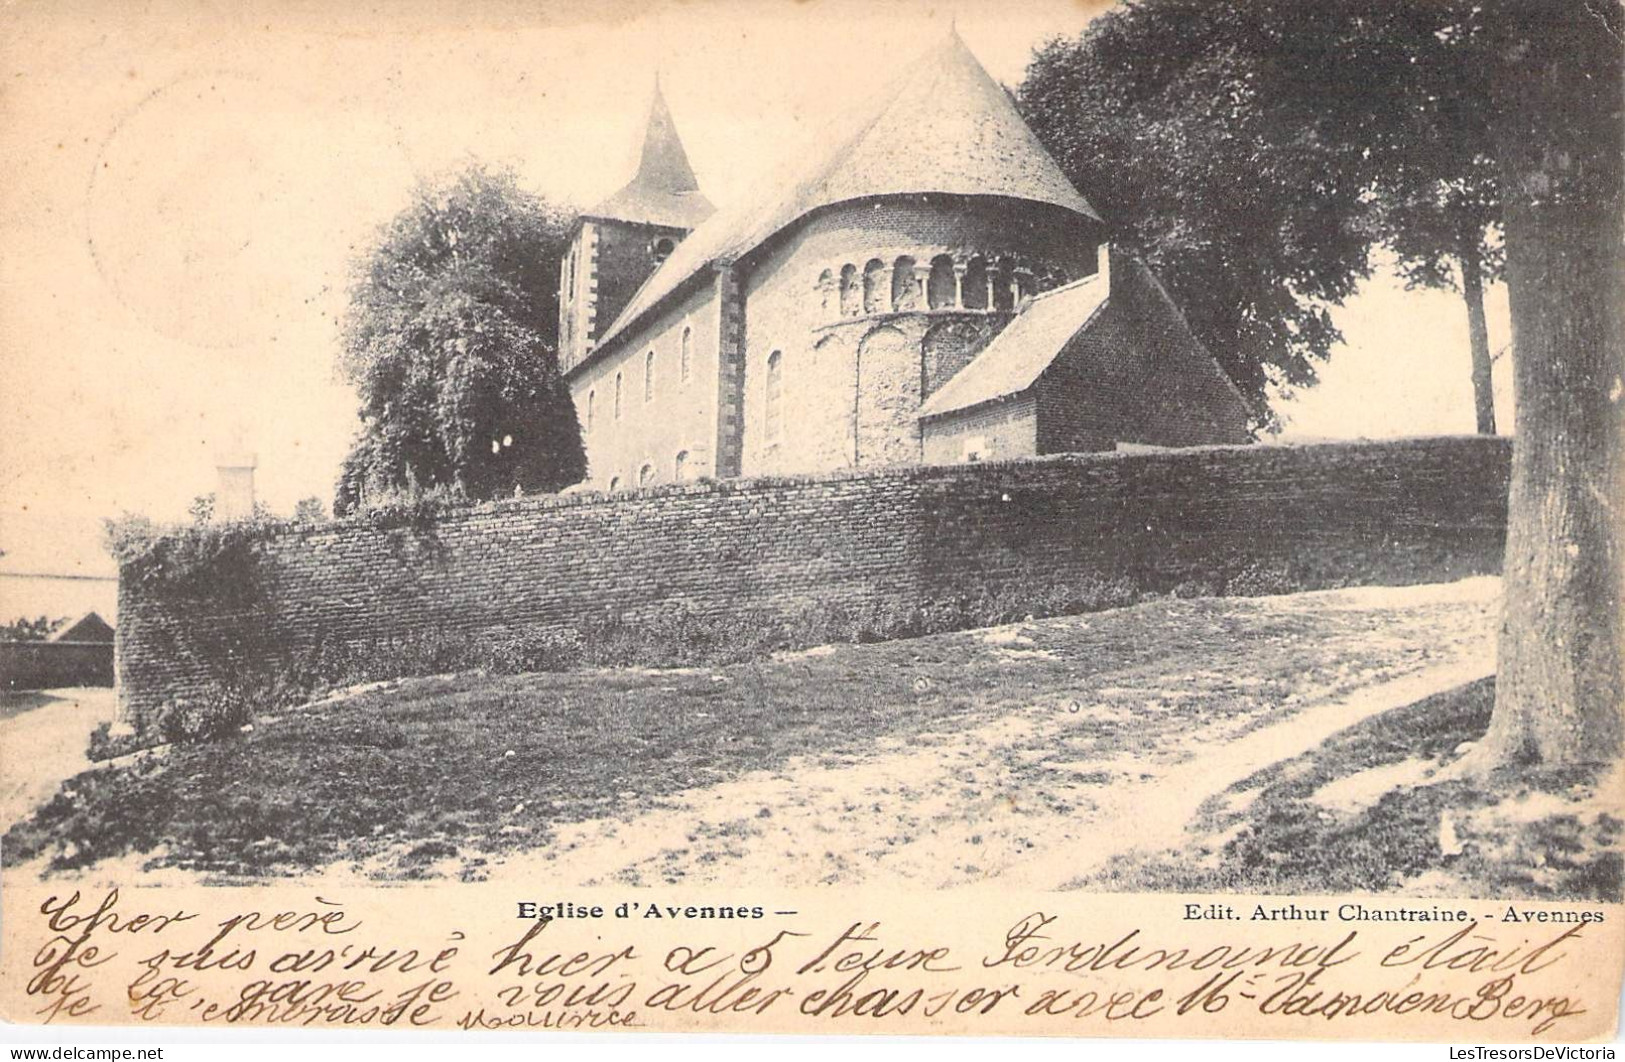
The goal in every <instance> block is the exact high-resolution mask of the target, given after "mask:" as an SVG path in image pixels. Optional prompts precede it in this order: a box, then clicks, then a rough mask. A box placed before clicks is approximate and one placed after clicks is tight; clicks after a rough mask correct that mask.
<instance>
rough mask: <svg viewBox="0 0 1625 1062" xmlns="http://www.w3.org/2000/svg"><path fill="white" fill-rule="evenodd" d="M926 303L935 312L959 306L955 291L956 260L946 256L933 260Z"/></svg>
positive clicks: (927, 283)
mask: <svg viewBox="0 0 1625 1062" xmlns="http://www.w3.org/2000/svg"><path fill="white" fill-rule="evenodd" d="M925 287H926V301H927V305H929V306H930V307H931V308H932V309H933V310H951V309H953V308H954V307H956V306H958V305H959V295H958V292H957V291H956V290H955V288H956V284H955V282H954V260H953V259H952V258H949V257H948V256H947V255H945V254H939V255H937V256H936V257H935V258H933V259H931V279H930V280H928V281H926V285H925Z"/></svg>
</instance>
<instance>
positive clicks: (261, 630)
mask: <svg viewBox="0 0 1625 1062" xmlns="http://www.w3.org/2000/svg"><path fill="white" fill-rule="evenodd" d="M1509 455H1510V445H1509V444H1508V443H1507V442H1506V441H1505V440H1497V439H1482V438H1440V439H1427V440H1410V441H1399V442H1388V443H1360V444H1333V445H1324V446H1310V447H1301V448H1297V447H1234V448H1224V447H1219V448H1208V449H1198V450H1187V451H1180V452H1169V453H1153V454H1072V455H1065V456H1060V457H1054V458H1039V459H1032V460H1025V461H1012V462H1001V463H988V464H972V465H959V466H953V467H914V468H896V469H887V470H881V471H874V472H847V473H836V474H830V475H825V476H822V477H805V478H762V479H738V480H728V481H723V482H719V483H704V484H691V485H687V486H669V487H662V488H655V489H652V490H649V491H641V492H637V493H634V494H629V495H621V496H617V497H614V498H607V497H604V496H602V495H597V494H583V495H574V496H567V497H559V498H545V499H519V500H513V501H506V502H498V503H492V504H487V505H484V506H481V507H478V508H474V509H470V510H466V511H461V512H457V513H454V514H451V515H447V516H445V517H442V518H440V519H439V520H437V521H435V522H433V523H432V524H429V525H426V526H420V527H401V528H394V529H380V528H376V527H372V526H368V525H367V524H365V523H364V522H360V521H355V522H348V523H338V524H330V525H323V526H319V527H313V528H308V529H299V530H294V531H288V532H283V533H280V534H276V535H272V536H269V537H267V538H266V539H264V540H263V541H261V542H259V543H258V544H257V545H256V546H255V549H254V554H253V555H254V557H255V562H254V569H255V571H256V572H257V577H256V579H255V588H254V591H253V593H252V594H245V593H241V592H239V593H237V594H236V595H230V596H228V595H225V594H222V593H220V592H219V591H213V592H210V593H202V592H198V591H193V592H190V593H188V592H186V591H185V590H184V589H170V590H166V589H164V588H162V586H161V585H160V586H155V585H154V584H152V583H150V582H148V583H143V582H141V581H139V580H136V579H133V578H130V574H131V573H130V572H128V571H127V572H125V573H124V578H121V582H120V591H119V625H118V636H117V637H118V680H119V698H120V704H121V707H122V709H123V711H124V712H125V713H126V715H127V716H130V717H140V716H142V715H145V714H146V713H148V712H150V711H152V710H153V709H155V708H156V707H158V706H159V705H161V704H162V703H164V702H165V701H166V700H168V699H171V698H175V697H188V696H194V695H199V694H202V693H203V692H205V691H207V690H209V689H210V688H211V687H212V686H213V685H214V684H216V683H218V682H221V681H227V680H230V679H231V678H232V677H233V676H234V675H240V674H243V673H248V672H251V671H265V670H267V669H271V668H275V667H277V666H282V665H285V664H286V663H288V662H290V661H294V660H297V659H299V658H300V657H301V654H308V653H310V652H312V651H313V650H314V649H315V648H316V647H318V646H320V645H323V644H326V645H328V646H348V647H365V646H369V645H380V644H386V643H387V642H388V641H389V640H390V639H392V638H400V637H407V636H411V635H414V634H418V633H421V632H424V631H446V632H458V633H460V634H466V635H472V636H483V635H485V634H487V633H491V634H495V633H496V632H502V631H511V630H514V629H520V628H527V627H534V626H548V627H572V626H575V627H583V626H587V625H589V624H590V623H591V622H593V621H598V620H602V619H604V618H606V617H611V616H618V617H622V618H624V619H625V620H627V621H629V622H632V623H636V622H639V621H640V620H643V619H647V618H651V617H653V616H655V615H657V614H658V613H660V612H661V611H662V610H664V609H668V608H670V607H672V606H674V605H682V606H685V607H687V608H689V609H692V610H694V611H696V612H699V613H701V614H707V615H719V616H720V615H733V616H740V615H743V616H763V617H770V616H772V615H773V614H776V613H782V614H789V613H792V612H794V611H795V610H797V609H802V608H805V607H806V606H808V605H809V604H813V605H823V606H833V605H844V606H856V605H862V604H868V605H885V606H895V607H897V608H899V609H906V608H910V607H913V606H916V605H920V604H923V603H928V602H941V601H944V600H951V599H955V598H958V597H962V596H964V595H975V594H980V593H989V592H993V593H1006V594H1009V593H1015V594H1018V595H1019V594H1021V593H1024V592H1028V591H1037V590H1040V589H1043V588H1046V587H1052V586H1054V585H1056V584H1065V583H1068V582H1070V581H1078V580H1087V579H1090V578H1102V577H1103V578H1127V579H1131V580H1133V582H1134V583H1135V585H1136V586H1137V587H1139V588H1141V589H1144V590H1147V591H1154V592H1163V591H1168V590H1172V589H1174V588H1176V587H1185V588H1187V592H1188V590H1189V588H1191V587H1195V589H1196V590H1201V589H1204V588H1205V589H1219V588H1220V587H1219V586H1218V585H1217V584H1216V583H1215V584H1214V585H1212V586H1204V585H1203V580H1209V581H1212V580H1215V579H1218V578H1219V577H1220V576H1221V575H1223V574H1224V573H1235V572H1239V571H1245V570H1248V569H1268V570H1283V571H1284V570H1288V569H1290V570H1291V571H1292V572H1293V573H1295V578H1296V581H1297V582H1298V583H1300V584H1304V583H1308V584H1313V585H1337V584H1342V583H1360V582H1382V583H1407V582H1422V581H1433V580H1442V579H1452V578H1459V577H1461V576H1464V575H1467V574H1472V573H1478V572H1490V571H1496V570H1499V563H1500V553H1501V548H1502V541H1503V532H1504V525H1505V506H1506V481H1507V472H1508V460H1509ZM200 594H201V596H200Z"/></svg>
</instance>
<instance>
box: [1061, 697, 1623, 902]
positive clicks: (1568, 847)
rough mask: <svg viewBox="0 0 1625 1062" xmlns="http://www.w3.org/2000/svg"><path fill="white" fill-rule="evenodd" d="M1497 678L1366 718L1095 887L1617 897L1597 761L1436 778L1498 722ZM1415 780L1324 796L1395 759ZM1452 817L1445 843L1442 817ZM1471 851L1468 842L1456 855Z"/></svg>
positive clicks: (1258, 778)
mask: <svg viewBox="0 0 1625 1062" xmlns="http://www.w3.org/2000/svg"><path fill="white" fill-rule="evenodd" d="M1494 701H1495V684H1494V680H1493V679H1484V680H1482V681H1479V682H1475V683H1471V684H1469V685H1467V686H1463V687H1461V688H1459V689H1456V690H1452V691H1450V692H1449V693H1445V694H1440V695H1439V696H1436V697H1429V698H1427V699H1426V700H1423V701H1419V702H1417V703H1416V704H1412V705H1406V706H1405V707H1402V708H1396V709H1394V710H1392V711H1388V712H1384V713H1382V714H1381V715H1378V716H1375V717H1373V718H1371V719H1367V720H1365V721H1364V722H1362V723H1359V724H1356V725H1355V726H1352V727H1349V728H1348V729H1347V730H1344V731H1342V732H1341V733H1338V734H1336V735H1334V736H1333V737H1331V738H1329V739H1328V740H1327V741H1325V742H1324V743H1322V745H1321V746H1320V747H1319V748H1317V749H1314V750H1313V751H1311V752H1309V753H1306V754H1305V755H1302V756H1298V757H1295V758H1293V759H1289V760H1285V761H1283V762H1281V763H1277V764H1275V765H1274V766H1272V767H1270V768H1269V769H1267V770H1264V771H1260V772H1259V773H1257V774H1255V775H1253V776H1252V777H1251V778H1248V779H1246V780H1244V781H1242V782H1239V783H1237V784H1236V785H1235V786H1232V787H1231V789H1230V790H1229V791H1228V792H1226V793H1223V794H1219V795H1218V796H1216V797H1214V798H1212V799H1210V800H1208V801H1207V803H1206V804H1205V805H1204V808H1203V813H1202V814H1201V815H1200V816H1199V817H1198V819H1197V821H1196V822H1194V823H1192V824H1191V828H1190V832H1191V834H1192V835H1193V839H1192V841H1191V843H1190V844H1189V846H1188V847H1187V848H1185V849H1184V850H1182V851H1178V852H1162V853H1156V854H1154V855H1150V856H1145V855H1133V856H1127V857H1123V858H1120V859H1118V860H1116V861H1115V862H1114V864H1113V865H1111V866H1109V867H1108V868H1107V869H1106V870H1105V871H1104V872H1102V873H1101V874H1100V875H1098V876H1097V877H1096V878H1095V879H1093V880H1092V881H1090V882H1086V883H1079V884H1083V885H1085V886H1086V887H1090V888H1104V889H1125V890H1130V889H1166V890H1175V891H1182V892H1226V891H1235V892H1254V893H1260V892H1261V893H1296V892H1363V891H1383V890H1386V889H1392V888H1395V887H1404V888H1406V889H1407V890H1408V891H1417V890H1418V888H1422V889H1430V890H1431V891H1435V892H1441V893H1447V894H1451V895H1457V896H1460V895H1477V896H1486V897H1496V896H1517V897H1527V898H1531V899H1577V898H1588V899H1595V900H1610V901H1614V902H1617V901H1618V900H1619V897H1620V887H1621V857H1620V853H1619V850H1618V849H1619V842H1620V835H1621V827H1622V825H1625V824H1622V823H1621V821H1620V820H1619V819H1618V818H1615V817H1614V816H1613V815H1611V814H1609V813H1607V812H1606V811H1599V810H1598V809H1597V808H1596V807H1595V806H1594V800H1593V798H1594V797H1595V795H1596V790H1597V787H1598V785H1599V782H1600V781H1601V779H1600V777H1599V775H1600V773H1601V772H1600V769H1599V768H1583V767H1581V768H1569V769H1565V770H1546V771H1540V770H1523V771H1517V770H1508V771H1504V772H1501V773H1500V774H1498V775H1496V776H1494V777H1492V778H1490V779H1488V780H1486V781H1474V782H1469V781H1464V780H1456V781H1442V782H1437V783H1431V782H1430V781H1429V779H1428V777H1427V773H1428V772H1429V770H1430V769H1436V768H1438V767H1442V766H1444V765H1445V764H1447V763H1449V762H1450V761H1452V760H1453V759H1455V758H1456V755H1457V752H1456V750H1457V749H1458V748H1460V747H1461V745H1462V744H1463V743H1466V742H1471V741H1474V740H1476V739H1477V738H1478V737H1479V736H1481V735H1482V734H1483V732H1484V729H1485V727H1486V726H1487V725H1488V723H1489V718H1490V709H1491V707H1492V706H1493V705H1494ZM1407 762H1408V763H1411V764H1413V765H1414V770H1413V771H1412V772H1410V773H1411V777H1412V780H1413V781H1414V782H1415V783H1417V784H1410V785H1406V784H1401V785H1397V786H1393V787H1391V788H1390V787H1385V789H1384V791H1383V792H1382V793H1381V794H1380V795H1377V794H1372V795H1374V796H1376V799H1375V800H1373V801H1371V802H1369V803H1364V804H1363V805H1357V806H1353V807H1342V808H1339V807H1337V806H1335V804H1334V805H1333V806H1330V807H1328V806H1327V804H1326V803H1325V802H1322V801H1317V800H1316V799H1315V797H1316V795H1317V793H1319V792H1321V791H1322V790H1324V789H1325V788H1326V787H1327V786H1330V785H1332V784H1333V783H1337V782H1338V781H1340V780H1345V779H1350V778H1353V777H1354V776H1356V775H1358V774H1360V773H1362V772H1367V771H1374V770H1378V769H1381V768H1384V767H1387V766H1389V765H1403V764H1406V763H1407ZM1446 814H1448V815H1449V816H1450V826H1449V832H1450V833H1451V834H1453V835H1454V836H1453V837H1447V838H1445V843H1448V844H1450V846H1451V848H1452V851H1450V852H1449V853H1446V852H1444V851H1443V850H1442V848H1441V829H1440V827H1441V817H1442V816H1444V815H1446ZM1457 849H1459V850H1457Z"/></svg>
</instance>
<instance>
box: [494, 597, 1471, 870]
mask: <svg viewBox="0 0 1625 1062" xmlns="http://www.w3.org/2000/svg"><path fill="white" fill-rule="evenodd" d="M1498 594H1499V581H1498V580H1495V579H1470V580H1465V581H1463V582H1460V583H1455V584H1449V585H1441V586H1425V587H1406V588H1372V589H1362V590H1350V591H1334V592H1325V593H1314V594H1298V595H1293V596H1291V597H1282V598H1273V599H1260V601H1259V602H1258V605H1259V607H1261V608H1264V609H1267V610H1270V611H1272V612H1275V613H1278V614H1282V615H1290V614H1291V613H1293V612H1296V611H1309V610H1315V611H1326V610H1348V611H1352V612H1362V613H1369V614H1370V615H1371V617H1372V619H1373V623H1372V624H1371V626H1370V630H1369V633H1368V634H1367V635H1366V636H1365V637H1366V639H1367V641H1368V642H1369V643H1370V644H1372V645H1375V644H1377V643H1379V642H1383V641H1384V640H1386V639H1392V638H1394V637H1395V634H1394V633H1393V631H1392V629H1391V628H1390V627H1389V625H1388V624H1387V623H1385V622H1382V620H1383V618H1384V617H1385V616H1387V615H1390V614H1393V615H1397V614H1399V613H1400V612H1401V611H1407V612H1408V613H1415V612H1416V610H1418V609H1421V610H1424V611H1425V612H1426V613H1427V614H1428V615H1429V616H1430V617H1431V619H1430V621H1429V623H1430V628H1431V629H1429V630H1428V631H1427V632H1426V634H1425V635H1424V636H1425V637H1427V638H1428V639H1429V644H1428V647H1427V648H1428V651H1427V653H1426V659H1425V660H1424V661H1422V662H1420V663H1419V664H1417V665H1416V666H1414V667H1412V668H1410V669H1409V670H1406V671H1404V672H1403V673H1400V674H1393V673H1391V672H1384V671H1378V672H1375V673H1371V674H1364V673H1360V672H1359V670H1358V663H1359V661H1358V659H1357V657H1351V658H1350V662H1349V664H1348V665H1345V666H1344V667H1343V668H1342V669H1341V670H1342V671H1343V673H1344V680H1343V681H1337V682H1333V683H1331V684H1330V685H1329V686H1326V687H1323V688H1314V687H1310V686H1308V685H1307V684H1305V685H1304V686H1302V687H1300V688H1299V690H1298V691H1297V692H1295V693H1293V694H1290V695H1287V696H1286V697H1284V698H1281V699H1279V701H1278V702H1277V703H1268V704H1262V705H1256V704H1255V706H1254V707H1253V708H1252V709H1251V710H1249V711H1238V712H1233V713H1228V714H1225V713H1220V714H1218V716H1217V717H1215V718H1211V719H1206V720H1197V721H1193V722H1189V723H1187V724H1184V725H1182V726H1181V727H1179V728H1177V730H1176V731H1175V732H1174V733H1173V734H1172V735H1171V736H1167V735H1164V734H1161V733H1157V732H1156V730H1157V728H1156V727H1154V726H1151V725H1148V724H1147V721H1148V720H1149V719H1150V718H1152V716H1154V715H1155V714H1156V713H1157V712H1159V711H1161V710H1163V709H1165V708H1167V707H1169V706H1171V705H1177V704H1178V702H1179V699H1180V698H1181V696H1184V695H1188V693H1187V691H1186V690H1184V689H1182V688H1181V682H1180V679H1181V678H1184V679H1186V680H1187V682H1188V683H1190V684H1195V683H1196V682H1198V681H1199V680H1200V681H1203V682H1208V683H1211V682H1212V681H1214V676H1213V675H1211V674H1210V673H1205V672H1193V673H1191V674H1189V675H1184V676H1182V675H1181V673H1180V668H1181V665H1186V666H1196V665H1197V664H1199V662H1195V661H1183V662H1181V661H1169V666H1168V667H1167V668H1164V669H1161V675H1162V681H1161V684H1159V685H1157V686H1155V687H1152V686H1149V685H1134V684H1132V682H1133V677H1130V678H1129V679H1127V680H1126V684H1125V685H1123V686H1119V687H1106V688H1099V689H1095V690H1093V691H1092V693H1093V698H1092V700H1090V701H1072V702H1070V703H1067V704H1064V705H1060V706H1058V705H1057V704H1055V703H1053V698H1042V697H1036V696H1035V698H1034V703H1033V704H1031V705H1028V706H1025V707H1016V708H1013V709H1012V710H1011V711H1009V712H1006V713H1004V714H1002V715H1000V716H998V717H996V718H993V719H991V720H988V721H986V722H982V723H980V724H978V725H975V726H972V727H967V728H965V729H963V730H960V731H958V732H952V733H938V734H925V735H920V734H916V735H912V736H910V737H909V738H907V739H904V738H888V739H882V740H880V741H879V742H877V743H876V744H875V746H874V747H873V749H872V752H871V754H870V755H867V756H860V757H857V758H856V759H855V761H853V762H845V763H836V764H829V763H818V762H813V761H811V760H807V759H795V760H791V761H790V762H789V763H787V764H785V765H784V767H783V768H782V769H780V770H776V771H756V772H753V773H751V774H747V775H745V776H742V777H739V778H737V779H734V780H732V781H729V782H725V783H722V784H719V785H714V786H710V787H706V788H702V789H694V790H689V791H686V792H683V793H681V794H679V795H678V796H677V797H676V798H675V799H673V800H669V801H667V802H666V803H665V804H664V805H663V806H660V807H657V808H654V809H652V810H646V811H643V812H641V813H633V814H630V815H627V816H615V817H606V818H601V819H595V820H591V821H587V822H580V823H574V824H568V825H561V826H560V827H559V828H558V830H557V832H556V833H555V835H554V837H553V838H552V840H551V843H549V844H548V845H547V846H546V847H545V848H543V849H539V850H535V851H532V852H527V853H524V854H522V855H518V856H512V857H508V858H506V859H494V860H493V861H492V865H491V867H490V875H491V877H492V878H494V879H503V880H507V879H513V880H516V881H517V880H521V879H523V880H526V881H535V880H549V881H553V882H557V883H559V884H565V883H580V884H584V885H587V884H611V883H624V884H636V885H656V884H676V883H679V882H681V883H686V884H702V883H715V884H744V883H760V882H762V881H772V882H775V883H777V884H782V885H786V886H808V885H818V884H834V883H840V884H844V885H850V884H854V883H863V882H879V883H893V884H901V883H904V882H906V883H908V884H910V885H913V886H919V887H925V888H940V887H951V886H955V885H963V884H970V883H973V882H981V881H986V880H988V879H989V878H997V879H998V880H999V882H1000V883H1001V884H1003V883H1008V884H1009V885H1011V886H1022V887H1029V888H1035V889H1053V888H1058V887H1061V886H1063V885H1065V884H1066V883H1067V882H1069V881H1071V880H1073V879H1075V878H1078V877H1079V876H1081V875H1083V874H1085V873H1087V872H1088V871H1090V870H1092V869H1095V868H1096V867H1098V866H1100V865H1101V864H1102V863H1104V862H1105V861H1106V860H1108V859H1109V858H1111V857H1112V856H1114V855H1117V854H1120V853H1123V852H1127V851H1130V850H1133V849H1136V848H1158V847H1167V846H1172V845H1175V844H1178V843H1179V842H1180V840H1181V835H1182V834H1183V832H1184V830H1185V826H1186V824H1187V823H1188V822H1189V821H1190V819H1191V818H1192V816H1193V815H1194V814H1195V812H1196V810H1197V807H1198V806H1199V805H1200V804H1201V802H1202V801H1203V800H1205V799H1206V798H1207V797H1209V796H1211V795H1213V794H1215V793H1217V792H1219V791H1221V790H1223V789H1224V788H1226V787H1227V786H1229V785H1230V784H1231V783H1233V782H1235V781H1237V780H1240V779H1242V778H1244V777H1246V776H1248V775H1250V774H1252V773H1253V772H1254V771H1256V770H1258V769H1260V768H1262V767H1265V766H1267V765H1269V764H1270V763H1273V762H1276V761H1278V760H1280V759H1283V758H1285V757H1290V756H1295V755H1297V754H1299V753H1302V752H1304V751H1307V750H1308V749H1310V748H1313V747H1314V746H1316V745H1318V744H1319V743H1320V742H1321V741H1323V740H1324V739H1325V738H1326V737H1328V736H1330V735H1331V734H1332V733H1335V732H1336V731H1338V730H1341V729H1342V728H1344V727H1346V726H1349V725H1351V724H1353V723H1355V722H1357V721H1359V720H1361V719H1364V718H1366V717H1368V716H1370V715H1372V714H1374V713H1377V712H1381V711H1384V710H1387V709H1389V708H1394V707H1398V706H1400V705H1403V704H1408V703H1411V702H1412V701H1415V700H1418V699H1420V698H1422V697H1425V696H1428V695H1430V694H1433V693H1437V692H1440V691H1443V690H1446V689H1450V688H1453V687H1455V686H1457V685H1460V684H1462V683H1465V682H1468V681H1471V680H1474V679H1476V678H1479V677H1482V676H1484V675H1486V674H1489V673H1490V672H1491V671H1492V670H1493V668H1494V639H1493V631H1494V622H1493V618H1494V609H1493V604H1494V602H1495V600H1496V598H1497V597H1498ZM1046 622H1049V623H1057V622H1071V623H1087V622H1088V618H1087V617H1073V618H1071V619H1069V620H1064V621H1054V620H1052V621H1046ZM1029 626H1030V625H1029ZM1022 627H1023V625H1013V626H1012V627H1009V628H995V629H992V630H989V631H986V632H983V634H982V637H983V638H984V639H985V640H987V641H988V642H989V644H997V645H1004V646H1007V647H1008V651H1009V652H1010V653H1012V654H1018V655H1019V654H1021V653H1030V652H1033V651H1035V650H1031V649H1026V648H1023V646H1024V645H1025V644H1028V642H1027V640H1026V639H1025V638H1024V637H1023V635H1022V633H1021V631H1022ZM1407 636H1408V637H1411V638H1415V637H1416V636H1417V630H1416V629H1415V628H1414V627H1413V628H1412V629H1411V630H1409V632H1408V635H1407ZM1266 668H1267V665H1265V664H1264V663H1262V662H1261V663H1260V665H1259V672H1258V673H1257V674H1252V675H1249V674H1237V673H1232V672H1231V671H1227V673H1226V674H1225V676H1224V680H1225V681H1226V682H1229V683H1233V684H1234V685H1235V686H1236V687H1237V688H1239V689H1243V690H1245V689H1247V688H1248V687H1249V686H1251V687H1256V688H1267V684H1266V681H1265V677H1264V676H1265V674H1266ZM1272 696H1273V695H1272ZM1258 699H1259V698H1254V700H1255V701H1257V700H1258ZM1263 699H1265V700H1268V699H1269V698H1268V697H1266V698H1263ZM1164 729H1166V728H1164ZM1148 734H1152V735H1154V736H1147V735H1148ZM1103 749H1105V750H1109V751H1108V752H1106V754H1102V752H1101V750H1103Z"/></svg>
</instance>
